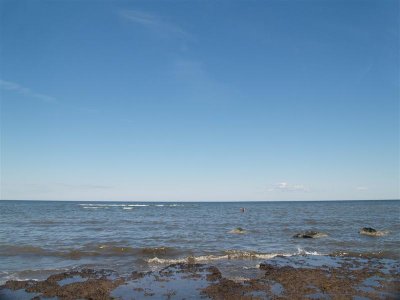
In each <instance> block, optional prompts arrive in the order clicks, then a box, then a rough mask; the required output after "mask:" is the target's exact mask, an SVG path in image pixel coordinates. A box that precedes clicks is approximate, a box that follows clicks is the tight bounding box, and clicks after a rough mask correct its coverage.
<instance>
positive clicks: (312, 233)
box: [293, 231, 328, 239]
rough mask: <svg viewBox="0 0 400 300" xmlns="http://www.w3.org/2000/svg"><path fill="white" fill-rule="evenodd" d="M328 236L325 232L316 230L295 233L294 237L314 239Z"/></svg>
mask: <svg viewBox="0 0 400 300" xmlns="http://www.w3.org/2000/svg"><path fill="white" fill-rule="evenodd" d="M326 236H328V235H327V234H326V233H323V232H318V231H305V232H301V233H297V234H295V235H294V236H293V237H294V238H303V239H316V238H321V237H326Z"/></svg>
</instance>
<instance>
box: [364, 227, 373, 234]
mask: <svg viewBox="0 0 400 300" xmlns="http://www.w3.org/2000/svg"><path fill="white" fill-rule="evenodd" d="M361 231H365V232H369V233H373V232H376V229H373V228H371V227H364V228H363V229H361Z"/></svg>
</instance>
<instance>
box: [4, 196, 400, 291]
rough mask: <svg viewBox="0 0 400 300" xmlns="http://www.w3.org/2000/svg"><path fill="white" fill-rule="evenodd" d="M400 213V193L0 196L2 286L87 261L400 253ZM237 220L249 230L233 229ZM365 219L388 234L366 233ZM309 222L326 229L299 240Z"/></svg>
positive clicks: (129, 264)
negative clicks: (398, 196)
mask: <svg viewBox="0 0 400 300" xmlns="http://www.w3.org/2000/svg"><path fill="white" fill-rule="evenodd" d="M241 208H245V211H244V212H242V211H241ZM399 221H400V201H398V200H391V201H386V200H385V201H384V200H381V201H325V202H324V201H306V202H292V201H285V202H157V203H155V202H151V203H150V202H83V201H82V202H77V201H70V202H66V201H0V284H2V283H4V282H5V281H6V280H8V279H44V278H46V277H47V276H48V275H50V274H53V273H58V272H61V271H65V270H70V269H76V268H82V267H89V268H105V269H113V270H115V271H117V272H119V273H120V274H124V272H132V271H133V270H154V269H155V268H157V267H158V266H160V265H166V264H171V263H174V262H184V261H188V260H191V261H196V262H204V263H210V262H212V263H215V262H219V263H226V264H227V265H229V264H233V265H235V264H234V262H237V263H239V265H240V266H241V267H242V268H243V269H246V268H251V267H254V265H255V262H258V261H261V260H267V259H269V258H272V257H274V256H276V255H287V256H289V255H298V254H309V255H351V256H373V257H379V258H382V259H389V260H395V261H399V259H400V253H399V249H400V222H399ZM238 227H241V228H242V229H243V230H244V231H243V233H234V232H235V229H236V228H238ZM362 227H373V228H375V229H377V230H382V231H383V232H384V233H385V234H384V235H383V236H380V237H370V236H365V235H360V234H359V231H360V229H361V228H362ZM306 230H314V231H319V232H323V233H326V234H327V236H326V237H321V238H318V239H298V238H293V235H294V234H296V233H299V232H303V231H306ZM237 265H238V264H236V265H235V266H237Z"/></svg>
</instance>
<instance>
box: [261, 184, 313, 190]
mask: <svg viewBox="0 0 400 300" xmlns="http://www.w3.org/2000/svg"><path fill="white" fill-rule="evenodd" d="M268 191H269V192H273V191H282V192H308V191H309V189H308V188H307V187H306V186H304V185H303V184H290V183H287V182H279V183H276V184H273V185H272V187H271V188H269V189H268Z"/></svg>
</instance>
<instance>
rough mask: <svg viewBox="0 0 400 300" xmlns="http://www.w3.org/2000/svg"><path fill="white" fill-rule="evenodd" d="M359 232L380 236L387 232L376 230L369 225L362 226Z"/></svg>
mask: <svg viewBox="0 0 400 300" xmlns="http://www.w3.org/2000/svg"><path fill="white" fill-rule="evenodd" d="M359 233H360V234H364V235H369V236H382V235H385V234H386V233H387V232H386V231H380V230H376V229H374V228H371V227H363V228H362V229H361V230H360V232H359Z"/></svg>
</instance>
